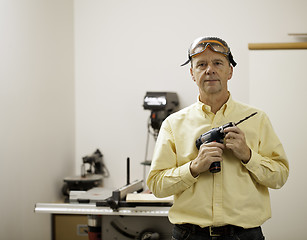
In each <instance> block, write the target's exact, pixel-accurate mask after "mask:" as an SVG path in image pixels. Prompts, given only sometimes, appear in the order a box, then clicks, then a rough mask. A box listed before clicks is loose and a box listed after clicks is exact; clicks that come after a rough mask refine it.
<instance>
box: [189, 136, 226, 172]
mask: <svg viewBox="0 0 307 240" xmlns="http://www.w3.org/2000/svg"><path fill="white" fill-rule="evenodd" d="M224 149H225V146H224V145H223V144H222V143H217V142H210V143H204V144H202V145H201V146H200V148H199V152H198V155H197V157H196V158H195V159H194V160H193V161H191V164H190V171H191V174H192V175H193V177H197V176H198V175H199V174H200V173H202V172H205V171H208V169H209V167H210V165H211V164H212V163H213V162H220V161H222V160H223V159H222V154H223V150H224Z"/></svg>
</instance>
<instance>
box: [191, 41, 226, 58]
mask: <svg viewBox="0 0 307 240" xmlns="http://www.w3.org/2000/svg"><path fill="white" fill-rule="evenodd" d="M207 47H210V48H211V49H212V50H213V51H215V52H218V53H222V54H224V55H228V54H229V49H228V48H227V47H225V46H224V45H222V44H221V43H219V42H218V41H214V40H211V41H203V42H202V41H200V42H196V44H195V45H194V46H191V48H190V57H193V56H195V55H196V54H199V53H202V52H203V51H205V50H206V49H207Z"/></svg>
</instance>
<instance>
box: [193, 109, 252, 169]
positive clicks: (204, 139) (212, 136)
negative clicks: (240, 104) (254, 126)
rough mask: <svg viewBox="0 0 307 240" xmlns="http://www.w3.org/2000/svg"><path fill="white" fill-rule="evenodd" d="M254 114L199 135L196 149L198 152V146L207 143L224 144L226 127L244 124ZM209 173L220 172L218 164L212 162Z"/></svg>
mask: <svg viewBox="0 0 307 240" xmlns="http://www.w3.org/2000/svg"><path fill="white" fill-rule="evenodd" d="M256 114H257V112H254V113H252V114H251V115H249V116H248V117H246V118H244V119H242V120H240V121H239V122H237V123H233V122H229V123H226V124H225V125H223V126H220V127H217V128H212V129H211V130H209V131H208V132H205V133H204V134H202V135H200V137H199V138H198V139H197V140H196V147H197V149H198V150H199V148H200V146H201V145H202V144H203V143H209V142H218V143H224V138H225V135H226V134H225V132H224V129H226V128H228V127H233V126H237V125H239V124H240V123H242V122H244V121H245V120H247V119H249V118H250V117H252V116H254V115H256ZM209 171H210V172H211V173H217V172H219V171H221V164H220V162H213V163H212V164H211V165H210V168H209Z"/></svg>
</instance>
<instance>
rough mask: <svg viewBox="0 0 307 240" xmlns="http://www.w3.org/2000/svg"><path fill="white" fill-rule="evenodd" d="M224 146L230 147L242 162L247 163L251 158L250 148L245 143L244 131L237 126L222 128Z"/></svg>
mask: <svg viewBox="0 0 307 240" xmlns="http://www.w3.org/2000/svg"><path fill="white" fill-rule="evenodd" d="M224 132H225V133H226V136H225V140H224V143H225V146H226V148H227V149H230V150H231V151H232V152H233V154H234V155H235V156H236V157H237V158H239V159H240V160H241V161H243V162H244V163H248V161H249V160H250V158H251V150H250V148H249V147H248V146H247V144H246V140H245V134H244V132H243V131H242V130H241V129H240V128H238V127H237V126H234V127H229V128H226V129H224Z"/></svg>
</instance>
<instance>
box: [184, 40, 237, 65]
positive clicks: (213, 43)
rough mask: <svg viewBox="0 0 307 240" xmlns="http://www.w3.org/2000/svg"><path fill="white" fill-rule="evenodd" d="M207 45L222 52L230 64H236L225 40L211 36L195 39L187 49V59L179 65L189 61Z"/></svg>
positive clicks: (215, 50)
mask: <svg viewBox="0 0 307 240" xmlns="http://www.w3.org/2000/svg"><path fill="white" fill-rule="evenodd" d="M208 47H209V48H210V49H211V50H212V51H214V52H217V53H221V54H223V55H224V56H225V57H226V58H227V59H228V60H229V62H230V63H231V64H232V66H234V67H235V66H236V65H237V63H236V62H235V61H234V60H233V56H232V54H231V52H230V49H229V47H228V46H227V43H226V42H225V41H223V40H222V39H219V38H212V37H209V38H203V37H202V38H198V39H196V40H195V41H194V42H193V43H192V45H191V47H190V49H189V52H188V58H189V59H188V60H187V61H186V62H185V63H184V64H182V65H181V66H184V65H186V64H188V63H189V62H190V61H191V59H192V57H195V56H196V55H198V54H201V53H202V52H204V51H205V50H206V49H207V48H208Z"/></svg>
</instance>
